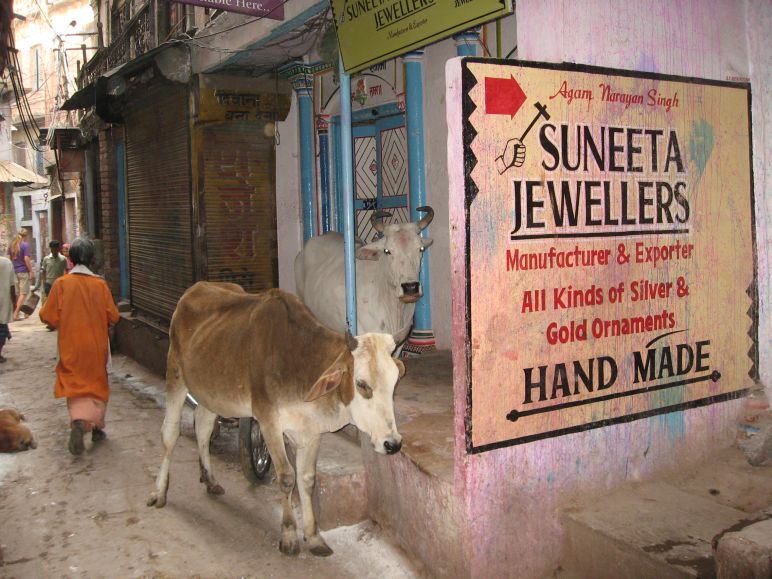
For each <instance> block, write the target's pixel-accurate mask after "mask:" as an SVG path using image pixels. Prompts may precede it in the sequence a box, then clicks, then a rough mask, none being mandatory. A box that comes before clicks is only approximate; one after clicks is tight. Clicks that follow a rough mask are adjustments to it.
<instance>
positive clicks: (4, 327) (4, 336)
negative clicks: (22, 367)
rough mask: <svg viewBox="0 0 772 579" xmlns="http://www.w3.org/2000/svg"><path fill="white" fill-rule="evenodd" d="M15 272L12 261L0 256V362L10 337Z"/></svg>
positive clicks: (14, 292)
mask: <svg viewBox="0 0 772 579" xmlns="http://www.w3.org/2000/svg"><path fill="white" fill-rule="evenodd" d="M15 282H16V274H15V273H14V271H13V263H11V260H10V259H8V258H7V257H2V256H0V364H2V363H4V362H5V357H4V356H3V346H5V342H6V340H10V339H11V330H10V326H9V324H10V323H11V320H12V319H13V310H14V308H15V307H16V283H15Z"/></svg>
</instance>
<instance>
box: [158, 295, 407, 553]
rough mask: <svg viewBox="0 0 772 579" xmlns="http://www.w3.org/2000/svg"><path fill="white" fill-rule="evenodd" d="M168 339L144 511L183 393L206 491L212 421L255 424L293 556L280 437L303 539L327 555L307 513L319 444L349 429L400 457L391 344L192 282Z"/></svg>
mask: <svg viewBox="0 0 772 579" xmlns="http://www.w3.org/2000/svg"><path fill="white" fill-rule="evenodd" d="M406 329H407V328H406ZM398 338H402V337H398ZM169 339H170V345H169V355H168V360H167V369H166V387H167V391H166V417H165V418H164V424H163V442H164V447H165V453H164V457H163V462H162V464H161V469H160V471H159V473H158V478H157V479H156V488H155V492H153V494H152V495H151V496H150V498H149V499H148V503H147V504H148V506H152V505H155V506H156V507H163V506H164V505H165V504H166V493H167V490H168V488H169V462H170V457H171V453H172V450H173V448H174V445H175V443H176V441H177V438H178V437H179V432H180V415H181V412H182V407H183V404H184V402H185V396H186V394H187V393H188V391H190V393H191V394H193V396H194V397H195V398H196V400H197V401H198V407H197V409H196V438H197V440H198V452H199V458H200V464H201V481H202V482H204V483H205V484H206V488H207V491H208V492H209V493H212V494H222V493H223V492H224V490H223V488H222V487H221V486H220V485H219V484H218V483H217V481H216V480H215V478H214V475H213V474H212V468H211V463H210V460H209V438H210V436H211V434H212V428H213V427H214V423H215V420H216V418H217V416H218V415H219V416H232V417H249V416H254V418H256V419H257V420H258V422H259V423H260V428H261V430H262V432H263V436H264V438H265V441H266V444H267V446H268V451H269V452H270V453H271V458H272V459H273V463H274V467H275V469H276V477H277V480H278V481H279V486H280V488H281V491H282V493H283V500H282V506H283V519H282V533H281V541H280V543H279V548H280V549H281V551H282V552H283V553H286V554H295V553H297V552H298V550H299V543H298V536H297V530H296V524H295V517H294V514H293V509H292V491H293V488H294V487H295V481H296V476H295V472H296V471H295V470H294V469H293V467H292V465H291V464H290V461H289V459H288V457H287V450H286V448H285V446H284V438H285V437H286V439H287V440H288V441H289V443H290V444H291V445H292V446H293V447H294V449H295V454H296V465H295V466H296V469H297V473H298V476H297V481H298V483H299V484H298V494H299V496H300V504H301V510H302V513H303V531H304V534H305V538H306V540H307V541H308V544H309V547H310V550H311V552H312V553H313V554H314V555H322V556H326V555H330V554H332V549H330V548H329V547H328V546H327V544H326V543H325V541H324V539H322V537H321V536H320V535H319V531H318V529H317V525H316V519H315V517H314V509H313V505H312V503H311V500H312V499H311V497H312V493H313V488H314V482H315V478H316V458H317V454H318V452H319V443H320V440H321V435H322V433H324V432H333V431H335V430H339V429H341V428H343V427H344V426H346V425H347V424H350V423H353V424H355V425H356V426H357V427H358V428H359V430H361V431H362V432H365V433H367V434H369V435H370V439H371V441H372V443H373V446H374V447H375V451H376V452H380V453H385V454H392V453H395V452H398V451H399V449H400V447H401V446H402V437H401V436H400V434H399V433H398V432H397V428H396V422H395V419H394V387H395V385H396V382H397V380H398V379H399V377H400V376H401V375H402V374H404V366H403V365H402V362H400V361H399V360H395V359H393V358H392V357H391V353H392V351H393V350H394V347H395V341H394V337H393V336H391V335H389V334H364V335H362V336H359V337H357V338H353V337H351V336H350V335H349V336H347V337H344V336H343V335H342V334H337V333H335V332H333V331H331V330H328V329H327V328H325V327H324V326H322V325H321V324H320V323H319V322H317V321H316V319H315V318H314V317H313V315H312V314H311V312H310V311H309V310H308V308H306V306H305V305H303V303H302V302H301V301H300V300H299V299H298V298H297V297H295V296H294V295H292V294H288V293H286V292H283V291H281V290H268V291H265V292H263V293H260V294H256V295H254V294H247V293H246V292H245V291H244V290H243V289H242V288H241V287H240V286H238V285H235V284H230V283H210V282H199V283H197V284H195V285H194V286H192V287H191V288H190V289H188V290H187V291H186V292H185V294H184V295H183V296H182V297H181V298H180V301H179V303H178V304H177V309H176V310H175V312H174V316H173V317H172V323H171V327H170V329H169Z"/></svg>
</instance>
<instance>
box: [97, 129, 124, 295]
mask: <svg viewBox="0 0 772 579" xmlns="http://www.w3.org/2000/svg"><path fill="white" fill-rule="evenodd" d="M121 140H123V127H116V126H112V127H108V128H106V129H103V130H101V131H99V179H100V201H101V206H102V216H101V217H102V231H101V238H102V243H103V247H104V276H105V280H106V281H107V284H108V285H109V286H110V291H112V293H113V296H115V297H116V298H118V297H119V295H120V285H121V272H120V262H119V258H118V207H117V205H116V203H117V184H116V171H115V163H116V160H115V144H116V143H117V142H118V141H121Z"/></svg>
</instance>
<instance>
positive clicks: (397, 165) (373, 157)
mask: <svg viewBox="0 0 772 579" xmlns="http://www.w3.org/2000/svg"><path fill="white" fill-rule="evenodd" d="M351 130H352V138H353V154H354V160H353V163H354V215H355V219H356V235H357V237H358V238H359V239H361V240H362V241H363V242H364V243H369V242H371V241H373V240H374V239H375V238H376V236H377V232H376V231H375V230H374V229H373V227H372V225H371V223H370V218H371V217H372V215H373V213H374V212H376V211H386V212H387V213H389V214H391V217H386V218H384V219H383V221H384V222H385V223H406V222H408V221H410V205H409V199H410V195H409V194H410V182H409V179H408V155H407V131H406V128H405V115H404V113H402V112H400V111H399V109H398V108H397V107H396V105H394V106H393V107H392V106H385V107H380V108H373V109H367V110H364V111H358V112H357V113H356V115H355V116H354V119H353V126H352V129H351ZM332 132H333V163H334V169H335V171H334V173H335V176H336V184H337V187H336V188H335V197H336V199H335V212H336V223H338V224H340V223H342V222H343V199H342V190H341V187H340V183H341V180H340V176H341V159H340V155H339V153H338V151H339V147H338V146H337V143H339V139H340V117H335V118H334V119H333V122H332Z"/></svg>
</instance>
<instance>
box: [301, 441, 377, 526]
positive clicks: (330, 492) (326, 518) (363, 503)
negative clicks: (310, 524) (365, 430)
mask: <svg viewBox="0 0 772 579" xmlns="http://www.w3.org/2000/svg"><path fill="white" fill-rule="evenodd" d="M314 493H315V495H316V496H317V497H318V503H317V504H318V505H319V513H318V514H317V520H318V524H319V528H320V529H322V530H323V531H324V530H327V529H334V528H336V527H344V526H348V525H354V524H356V523H359V522H361V521H364V520H365V519H367V518H368V514H367V487H366V486H365V467H364V462H363V459H362V449H361V448H360V447H359V444H358V443H356V442H354V441H353V440H352V439H351V438H349V437H348V436H346V435H345V434H340V433H331V434H324V435H322V445H321V448H320V449H319V459H318V460H317V462H316V488H315V489H314Z"/></svg>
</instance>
